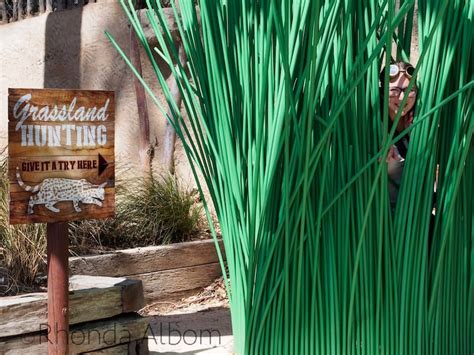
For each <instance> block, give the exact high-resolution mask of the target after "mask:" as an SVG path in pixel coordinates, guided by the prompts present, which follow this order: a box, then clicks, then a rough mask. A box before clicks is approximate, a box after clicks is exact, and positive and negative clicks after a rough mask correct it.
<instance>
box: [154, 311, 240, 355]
mask: <svg viewBox="0 0 474 355" xmlns="http://www.w3.org/2000/svg"><path fill="white" fill-rule="evenodd" d="M147 335H148V338H149V340H148V346H149V349H150V354H151V355H154V354H160V355H162V354H169V355H171V354H189V355H190V354H203V355H204V354H206V355H207V354H222V355H223V354H231V353H232V339H233V338H232V327H231V321H230V310H229V309H228V308H208V309H206V310H204V311H200V312H194V313H181V314H168V315H162V316H153V317H150V326H149V329H148V333H147Z"/></svg>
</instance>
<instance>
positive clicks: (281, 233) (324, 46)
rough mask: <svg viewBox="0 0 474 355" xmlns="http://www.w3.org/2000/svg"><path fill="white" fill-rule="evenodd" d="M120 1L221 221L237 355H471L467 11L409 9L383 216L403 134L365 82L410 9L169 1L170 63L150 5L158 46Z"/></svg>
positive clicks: (408, 4)
mask: <svg viewBox="0 0 474 355" xmlns="http://www.w3.org/2000/svg"><path fill="white" fill-rule="evenodd" d="M122 5H123V8H124V10H125V12H126V14H127V16H128V18H129V20H130V22H131V24H132V26H133V28H134V30H135V31H136V33H137V36H138V38H139V40H140V41H141V43H142V44H143V47H144V49H145V51H146V53H147V55H148V59H149V61H150V63H151V65H152V67H153V69H154V71H155V73H156V77H157V79H158V81H159V83H160V85H161V87H162V90H163V93H164V96H165V97H166V100H167V103H168V105H169V107H171V112H172V115H171V116H168V119H169V121H170V122H171V123H172V124H173V126H174V127H175V129H176V132H177V134H178V135H179V137H180V138H181V140H182V141H183V144H184V147H185V151H186V154H187V155H188V158H189V161H190V163H191V168H192V170H193V173H194V175H195V178H196V181H197V183H198V185H199V189H200V192H201V194H203V191H207V196H208V200H207V203H206V211H207V213H208V215H209V214H210V212H209V209H208V206H210V205H213V207H214V209H215V213H216V214H217V217H218V220H219V224H220V229H221V232H222V239H223V243H224V246H225V253H226V259H227V260H226V265H224V263H223V261H222V257H221V263H222V266H223V272H224V273H225V275H226V276H227V278H226V280H227V282H228V285H227V286H228V293H229V299H230V305H231V315H232V326H233V334H234V342H235V351H236V352H237V353H238V354H324V355H327V354H373V355H375V354H393V355H403V354H406V355H413V354H420V355H421V354H430V355H437V354H439V355H448V354H453V355H471V354H473V353H474V272H473V271H474V247H473V243H474V209H473V207H474V198H473V196H474V188H473V186H474V146H473V141H472V135H473V130H474V119H473V111H472V109H473V104H472V88H473V85H474V81H473V63H474V62H473V53H472V51H473V14H474V2H473V1H472V0H440V1H430V0H419V1H418V2H417V6H418V15H417V16H418V34H419V47H420V56H419V60H418V63H417V65H416V72H415V75H414V76H413V78H412V80H411V84H410V85H411V86H413V85H415V81H417V86H418V98H417V104H416V113H415V120H414V124H413V125H412V126H411V127H410V128H409V129H408V130H409V131H410V132H409V133H410V145H409V151H408V155H407V159H406V162H405V168H404V173H403V178H402V182H401V191H400V194H399V197H398V202H397V205H396V208H395V211H392V210H391V208H390V202H389V196H388V187H387V184H388V183H387V165H386V162H385V157H386V156H387V152H388V151H389V149H390V147H391V146H392V144H394V142H395V141H396V140H397V139H400V138H401V134H397V133H395V127H396V124H394V125H393V128H392V129H389V127H390V125H389V117H388V104H387V100H383V99H381V98H383V97H388V95H384V94H383V93H385V94H386V93H387V92H388V80H385V82H386V83H387V84H386V85H385V87H384V88H379V73H380V71H381V67H382V66H383V63H384V56H388V57H390V51H391V48H392V45H393V44H395V45H396V46H397V52H398V53H397V56H398V57H400V58H405V59H407V58H408V57H409V56H410V44H411V39H412V31H413V14H414V9H415V1H414V0H401V1H399V5H396V3H395V0H364V1H352V0H326V1H320V0H292V1H290V0H280V1H274V0H258V1H254V0H238V1H237V0H236V1H228V0H209V1H206V0H200V1H197V4H196V2H195V1H192V0H181V1H180V2H179V8H177V7H176V6H175V5H173V12H174V21H175V22H176V24H177V26H178V30H179V33H180V38H181V44H180V45H182V46H183V48H184V51H185V53H186V56H187V65H186V66H184V67H183V65H182V64H180V62H179V60H178V44H176V43H174V42H173V37H172V35H171V32H170V29H169V24H168V23H167V22H166V21H167V20H166V16H165V13H164V11H163V9H162V8H161V6H160V4H159V2H157V1H155V0H147V5H148V11H147V12H146V15H147V18H148V21H149V23H150V24H151V27H152V28H153V30H154V32H155V34H156V37H157V39H158V41H159V44H160V46H159V48H151V47H150V46H149V44H148V43H147V41H146V37H145V33H144V29H143V27H142V25H141V21H140V19H139V18H138V15H137V13H136V12H135V9H134V4H133V3H132V1H131V0H122ZM108 36H109V38H110V40H111V41H112V43H113V44H114V45H115V47H116V48H117V50H118V51H119V52H120V53H121V55H122V56H123V57H124V59H125V60H126V61H127V63H128V64H129V65H130V66H131V69H132V70H133V72H134V73H135V74H136V75H137V76H138V77H139V79H140V80H141V82H142V83H143V85H144V86H145V88H146V90H147V91H148V93H149V94H150V97H151V98H152V99H153V100H154V102H155V103H156V104H157V105H158V106H159V107H160V108H161V110H162V111H163V113H165V112H166V110H165V108H164V107H162V105H161V104H160V101H159V98H158V93H157V92H154V91H153V90H152V89H151V88H150V85H149V84H147V83H146V82H145V81H144V80H143V79H142V78H141V77H140V76H139V75H138V73H137V71H136V70H135V69H134V68H133V66H132V65H131V63H130V61H129V60H128V59H127V56H126V54H125V53H124V52H123V51H122V49H120V47H119V46H118V44H117V42H116V41H115V40H114V39H113V38H112V36H110V35H108ZM387 49H388V51H387ZM160 61H164V62H165V63H166V64H167V66H168V67H169V69H170V70H171V73H172V75H173V76H174V77H175V78H176V79H177V81H178V83H179V89H180V91H181V93H182V96H183V103H184V111H185V113H186V114H185V115H182V113H181V112H180V108H179V107H177V106H176V103H175V102H174V101H173V97H172V95H171V93H170V91H169V89H168V86H167V85H166V81H165V80H166V78H165V77H164V76H163V74H162V72H161V70H160V67H159V65H158V63H159V62H160ZM386 75H387V76H386V78H388V73H387V74H386ZM400 111H401V110H400ZM399 118H400V117H397V118H396V121H397V120H398V119H399ZM408 130H407V131H408ZM404 133H407V132H404ZM436 179H437V182H436V184H435V180H436ZM435 185H436V193H434V187H435ZM203 196H204V194H203ZM433 212H434V213H433ZM209 221H210V223H211V225H212V221H211V219H210V217H209ZM224 266H227V268H228V269H226V268H225V267H224Z"/></svg>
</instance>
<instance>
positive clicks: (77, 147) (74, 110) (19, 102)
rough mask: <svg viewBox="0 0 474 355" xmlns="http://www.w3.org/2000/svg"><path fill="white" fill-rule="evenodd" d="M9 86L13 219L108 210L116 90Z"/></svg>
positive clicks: (85, 215) (97, 214)
mask: <svg viewBox="0 0 474 355" xmlns="http://www.w3.org/2000/svg"><path fill="white" fill-rule="evenodd" d="M8 93H9V96H8V142H9V143H8V157H9V159H8V176H9V180H10V223H11V224H18V223H36V222H48V223H49V222H61V221H70V220H77V219H92V218H93V219H99V218H107V217H112V216H113V215H114V206H115V185H114V179H115V177H114V170H115V167H114V165H115V164H114V121H115V102H114V93H113V92H110V91H83V90H57V89H54V90H53V89H9V91H8Z"/></svg>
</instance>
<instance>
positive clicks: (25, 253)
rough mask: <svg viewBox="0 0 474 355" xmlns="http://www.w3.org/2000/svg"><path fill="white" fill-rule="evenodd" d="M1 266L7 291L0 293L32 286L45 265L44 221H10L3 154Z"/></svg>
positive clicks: (0, 177)
mask: <svg viewBox="0 0 474 355" xmlns="http://www.w3.org/2000/svg"><path fill="white" fill-rule="evenodd" d="M0 266H4V267H5V268H6V270H7V285H6V291H5V290H3V291H0V292H1V293H0V295H1V294H14V293H18V292H25V291H30V290H32V289H34V288H35V278H36V276H37V275H38V273H39V272H41V271H44V270H45V268H46V227H45V225H44V224H28V225H15V226H10V225H9V222H8V179H7V162H6V159H5V158H4V157H2V158H0Z"/></svg>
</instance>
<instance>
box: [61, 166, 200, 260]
mask: <svg viewBox="0 0 474 355" xmlns="http://www.w3.org/2000/svg"><path fill="white" fill-rule="evenodd" d="M196 200H197V196H196V193H195V192H193V191H189V190H188V189H186V188H185V187H184V186H183V184H182V183H181V182H179V179H178V178H177V177H176V176H173V175H170V174H163V175H159V176H158V175H156V176H155V175H154V174H150V175H149V176H146V177H135V178H133V179H121V180H119V181H118V182H117V201H116V202H117V207H116V214H115V217H114V218H109V219H106V220H89V221H77V222H73V223H72V224H71V225H70V234H71V237H72V240H73V243H72V244H73V246H72V249H73V250H74V251H75V252H77V253H81V254H83V253H84V252H87V251H88V250H89V249H94V248H98V247H99V248H102V249H117V248H122V249H123V248H134V247H143V246H149V245H163V244H170V243H178V242H182V241H186V240H190V239H192V238H194V237H196V236H197V235H198V234H200V233H201V232H202V230H203V228H204V221H203V217H202V208H201V207H200V204H199V203H198V201H196Z"/></svg>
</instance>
